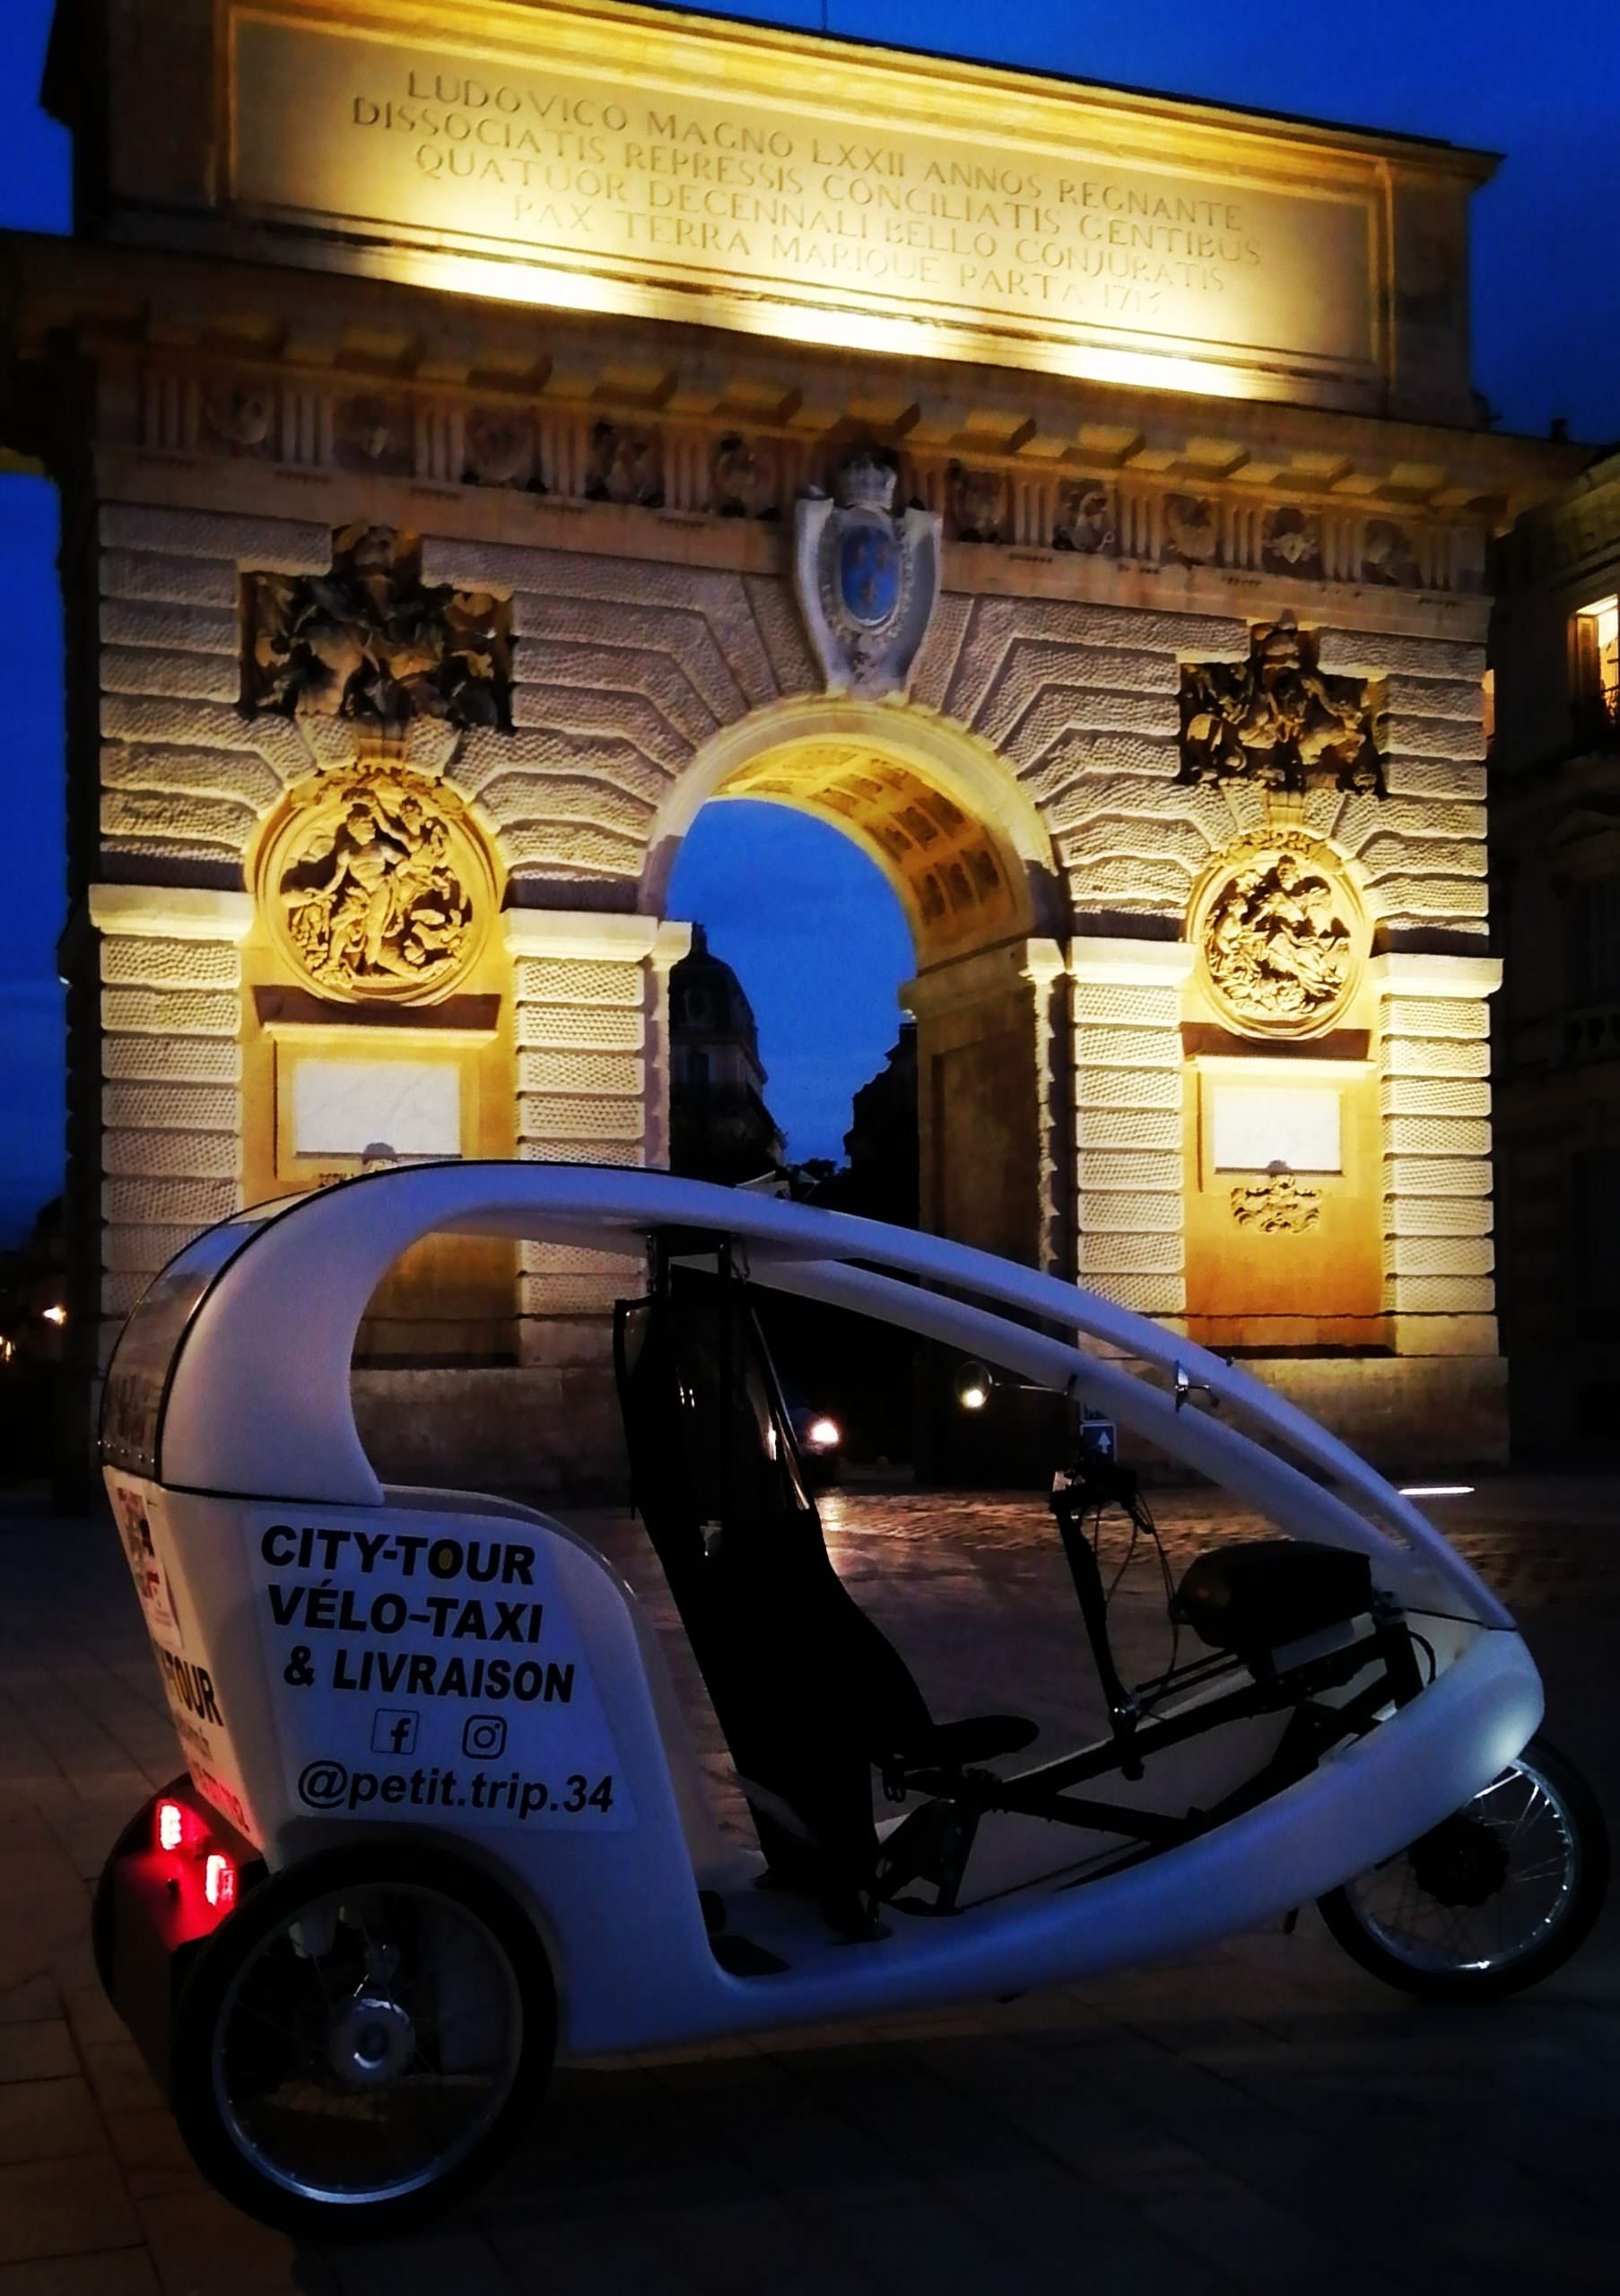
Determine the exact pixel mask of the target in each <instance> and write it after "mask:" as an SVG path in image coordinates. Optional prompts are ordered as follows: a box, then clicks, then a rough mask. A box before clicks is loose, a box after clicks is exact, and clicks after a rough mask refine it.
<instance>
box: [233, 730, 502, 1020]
mask: <svg viewBox="0 0 1620 2296" xmlns="http://www.w3.org/2000/svg"><path fill="white" fill-rule="evenodd" d="M258 899H259V907H260V910H261V913H262V914H263V915H264V917H265V918H266V922H267V924H268V926H269V928H270V934H271V937H272V939H273V940H274V942H275V944H276V945H277V946H278V947H279V949H280V950H281V952H282V953H283V956H284V957H285V958H286V959H287V961H288V962H289V963H290V964H291V965H292V968H293V970H295V971H297V972H299V973H301V974H303V975H305V976H306V977H307V978H309V981H310V982H311V983H312V984H313V985H314V986H315V987H317V988H318V989H319V990H320V991H321V992H322V993H323V994H324V995H326V996H335V997H339V998H342V999H344V1000H346V1001H352V1002H361V1001H366V1000H369V999H371V998H387V999H392V1000H394V1001H396V1002H403V1003H407V1004H422V1003H429V1002H431V1001H432V1000H433V999H435V998H437V997H440V996H444V995H445V994H447V992H448V991H449V989H451V988H452V987H454V986H455V985H456V983H457V981H458V980H460V979H461V978H464V976H465V975H466V972H467V970H469V968H470V967H471V966H472V965H473V964H474V963H475V961H476V959H477V957H478V954H479V952H480V950H481V949H482V947H483V941H484V938H485V935H487V933H488V930H489V924H490V919H491V918H492V915H493V913H494V909H495V881H494V873H493V871H492V868H491V865H490V862H489V858H488V855H487V852H486V850H485V848H484V845H483V839H482V837H481V836H480V834H479V832H478V831H477V830H476V828H475V826H474V824H473V822H472V821H471V819H470V817H469V816H468V813H467V811H466V806H465V804H463V802H462V800H461V799H460V797H459V796H457V794H456V792H455V791H454V790H452V789H448V788H446V787H445V786H444V785H443V784H442V783H441V782H434V781H430V780H428V779H426V778H424V777H423V776H422V775H420V774H416V773H413V772H411V771H410V770H408V769H407V768H406V767H405V766H402V765H400V764H398V763H396V761H394V760H393V759H391V758H379V757H372V758H364V759H361V761H359V762H358V763H357V764H354V765H351V766H346V767H344V768H343V769H341V770H338V771H335V772H332V773H322V774H317V775H315V776H313V777H311V778H310V779H309V780H307V781H302V782H300V783H298V784H296V785H295V787H293V788H292V790H291V791H290V792H289V793H288V796H287V800H286V802H285V804H284V806H283V811H282V813H281V815H280V817H279V818H278V820H277V822H275V824H274V827H273V829H272V831H271V834H270V836H269V838H268V839H266V844H265V848H264V850H263V854H262V857H261V859H260V863H259V868H258Z"/></svg>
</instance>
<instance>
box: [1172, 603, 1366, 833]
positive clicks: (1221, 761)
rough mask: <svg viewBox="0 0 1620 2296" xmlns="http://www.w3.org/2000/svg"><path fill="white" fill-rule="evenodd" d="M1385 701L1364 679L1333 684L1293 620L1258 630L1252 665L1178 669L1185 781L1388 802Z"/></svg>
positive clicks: (1253, 641)
mask: <svg viewBox="0 0 1620 2296" xmlns="http://www.w3.org/2000/svg"><path fill="white" fill-rule="evenodd" d="M1379 701H1380V695H1379V691H1378V689H1377V687H1376V686H1375V684H1374V683H1373V682H1372V681H1371V680H1369V679H1366V678H1346V677H1329V676H1328V675H1327V674H1325V673H1324V672H1323V671H1322V670H1320V669H1319V668H1318V666H1317V651H1316V642H1315V639H1314V638H1313V636H1312V635H1311V633H1310V632H1308V631H1302V630H1301V629H1300V627H1299V625H1298V623H1297V622H1295V620H1294V618H1293V615H1292V614H1291V613H1282V614H1279V615H1278V616H1277V618H1276V621H1275V622H1261V623H1259V624H1258V625H1257V626H1256V627H1255V629H1254V631H1253V632H1252V636H1251V642H1250V654H1249V659H1248V660H1247V661H1246V662H1235V663H1234V662H1184V663H1183V664H1182V665H1181V771H1180V779H1181V780H1182V781H1184V782H1187V781H1205V782H1220V781H1230V780H1235V779H1245V780H1252V781H1257V782H1259V785H1260V787H1262V788H1263V789H1271V790H1304V789H1307V788H1310V787H1312V786H1313V785H1315V784H1319V783H1320V782H1323V781H1331V782H1333V783H1334V785H1335V786H1336V787H1338V788H1340V789H1354V790H1363V791H1371V792H1372V793H1373V794H1374V795H1376V796H1380V797H1381V796H1383V795H1384V767H1383V759H1382V756H1381V755H1380V750H1379V745H1378V718H1379Z"/></svg>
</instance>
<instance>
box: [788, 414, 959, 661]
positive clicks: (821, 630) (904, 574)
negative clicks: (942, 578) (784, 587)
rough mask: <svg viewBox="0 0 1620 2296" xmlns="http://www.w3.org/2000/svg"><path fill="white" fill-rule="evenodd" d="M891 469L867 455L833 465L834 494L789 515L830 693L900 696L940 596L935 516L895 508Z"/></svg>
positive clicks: (804, 607) (800, 590)
mask: <svg viewBox="0 0 1620 2296" xmlns="http://www.w3.org/2000/svg"><path fill="white" fill-rule="evenodd" d="M893 500H894V473H893V470H891V469H890V468H889V466H888V465H887V464H886V463H884V462H882V461H880V460H879V458H878V457H877V456H876V455H875V454H873V453H872V452H870V451H869V450H862V451H860V452H858V453H856V454H853V455H851V456H849V457H848V459H847V460H846V461H845V462H844V463H843V464H842V465H840V469H839V472H838V474H837V478H836V481H835V483H834V487H833V492H832V497H831V498H828V497H826V496H820V497H817V498H815V499H814V500H809V501H804V502H801V503H800V504H799V505H798V508H797V512H796V514H795V526H794V552H793V581H794V588H795V591H796V593H797V597H798V604H799V612H800V613H802V614H803V616H804V619H805V627H806V631H808V633H809V638H810V643H811V646H812V648H814V653H815V657H816V660H817V662H818V663H819V665H820V666H821V673H822V675H823V678H824V679H825V680H826V683H827V688H828V691H830V692H833V693H839V692H844V693H854V694H859V695H861V696H862V697H863V698H865V699H867V700H878V699H881V697H882V696H883V695H884V694H888V693H903V692H904V691H905V689H906V683H907V681H908V679H909V678H910V674H911V665H912V663H913V662H914V661H915V660H916V658H917V654H918V649H919V648H920V646H921V644H922V641H923V639H924V638H925V637H926V636H927V634H928V622H929V621H930V619H931V617H932V615H933V612H934V602H935V599H936V596H938V593H939V557H940V526H941V520H940V518H939V516H938V514H937V513H936V512H934V511H930V510H914V509H913V510H903V511H901V513H900V514H899V515H898V516H896V514H895V512H894V509H893Z"/></svg>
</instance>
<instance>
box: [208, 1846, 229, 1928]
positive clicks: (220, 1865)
mask: <svg viewBox="0 0 1620 2296" xmlns="http://www.w3.org/2000/svg"><path fill="white" fill-rule="evenodd" d="M203 1895H204V1896H205V1898H206V1899H207V1900H208V1902H209V1904H210V1905H211V1906H213V1909H214V1910H215V1912H216V1913H228V1912H229V1911H230V1909H231V1907H232V1906H233V1905H234V1904H235V1903H236V1867H235V1866H234V1865H232V1864H231V1860H230V1858H228V1857H226V1856H225V1853H224V1851H223V1850H222V1849H211V1850H210V1851H209V1853H208V1862H207V1864H206V1865H205V1866H204V1868H203Z"/></svg>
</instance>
